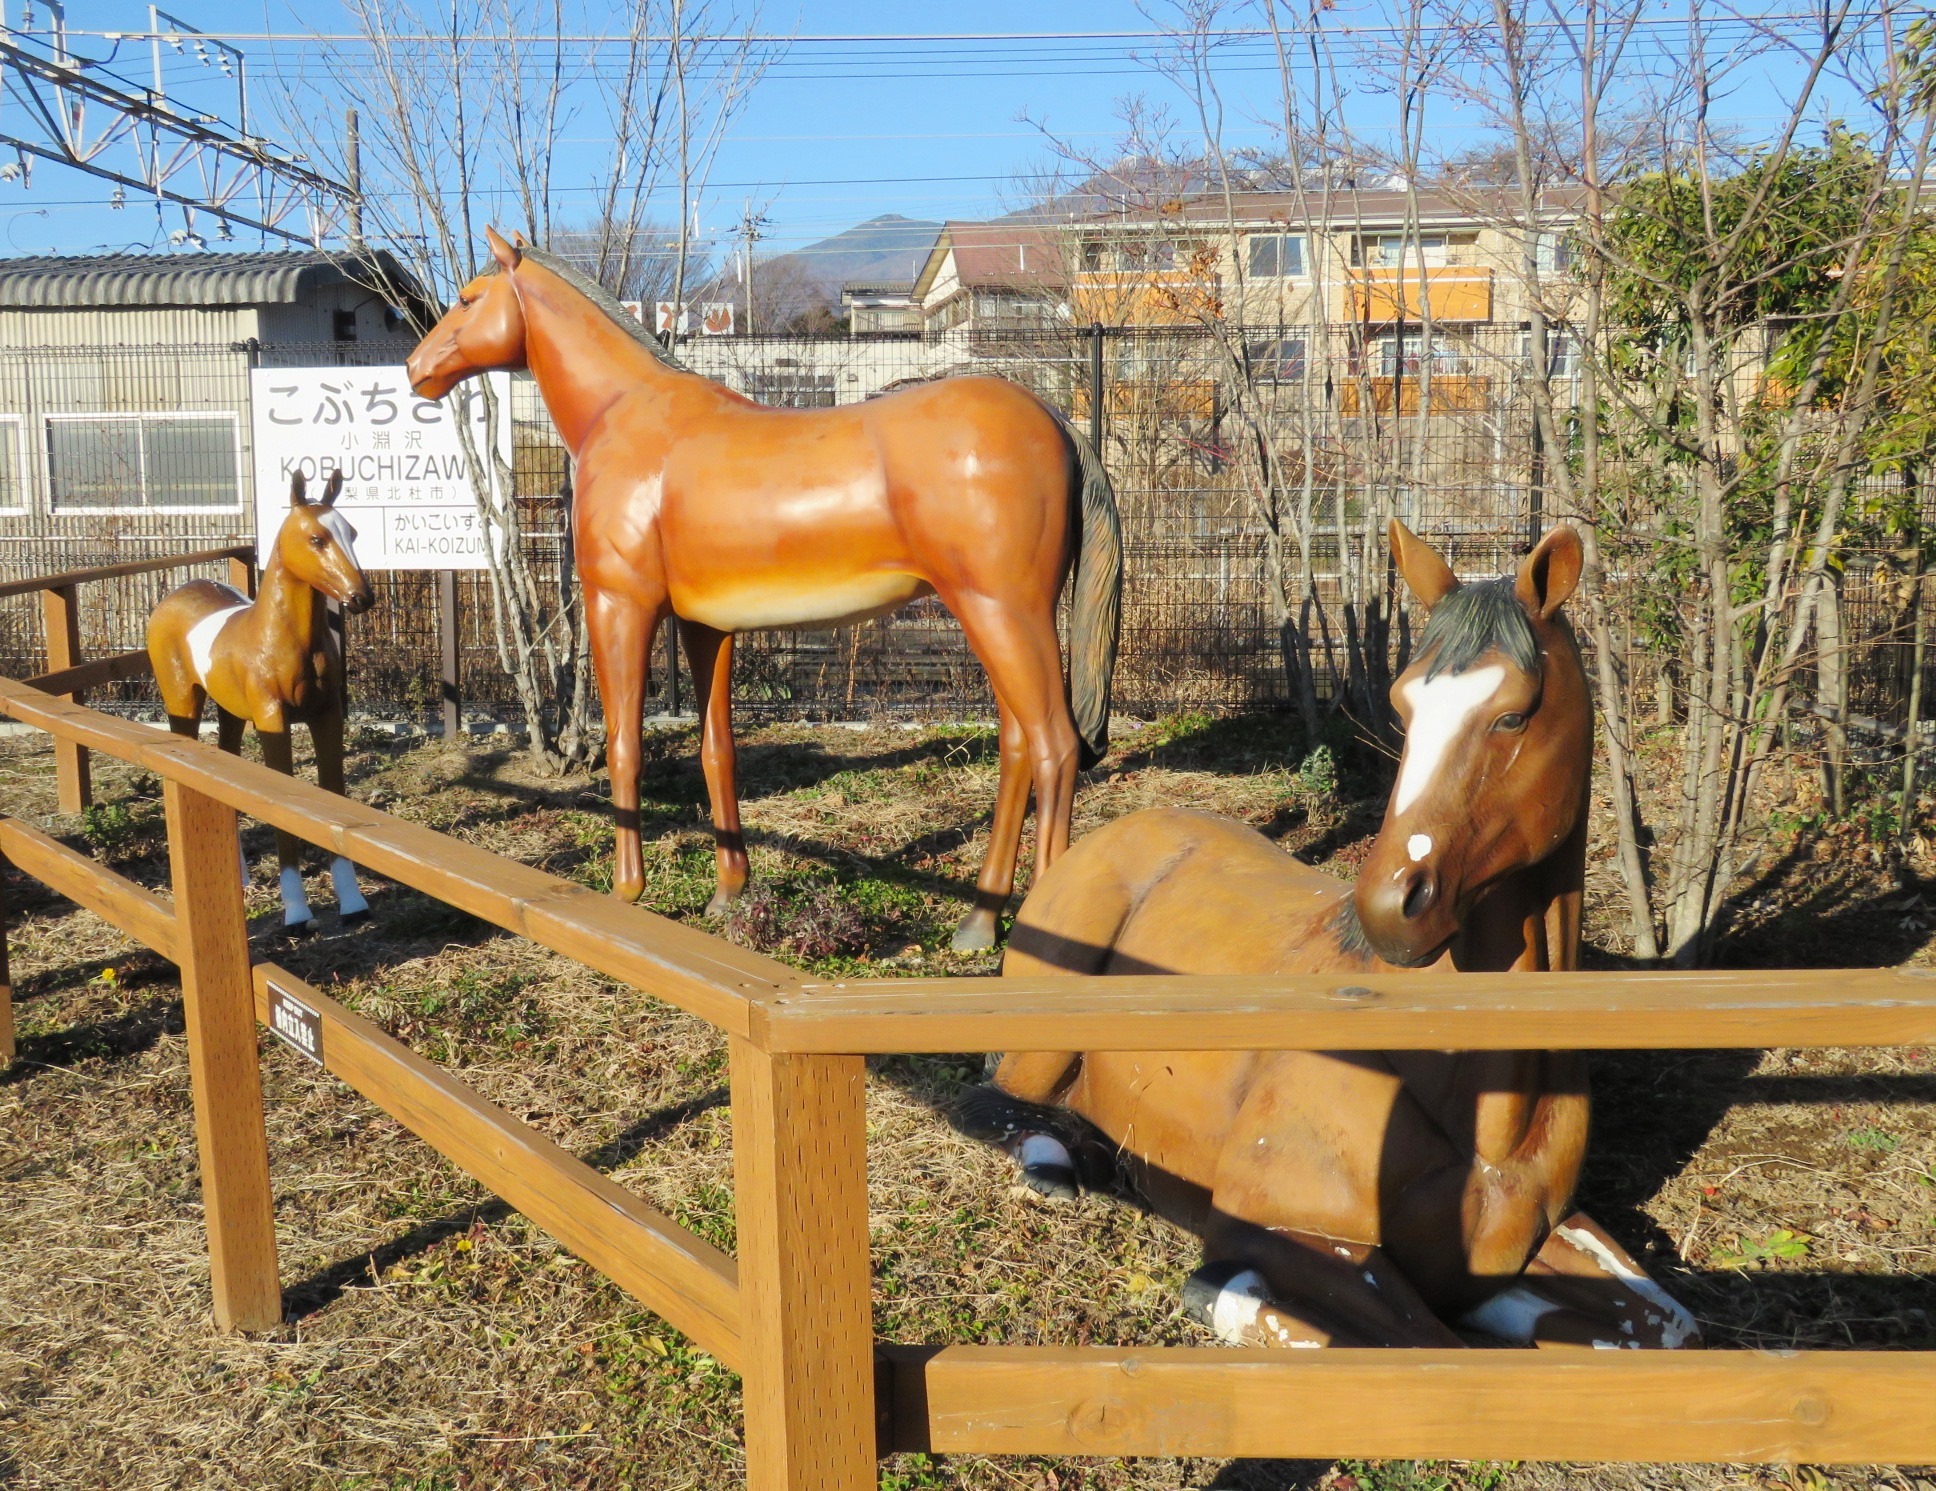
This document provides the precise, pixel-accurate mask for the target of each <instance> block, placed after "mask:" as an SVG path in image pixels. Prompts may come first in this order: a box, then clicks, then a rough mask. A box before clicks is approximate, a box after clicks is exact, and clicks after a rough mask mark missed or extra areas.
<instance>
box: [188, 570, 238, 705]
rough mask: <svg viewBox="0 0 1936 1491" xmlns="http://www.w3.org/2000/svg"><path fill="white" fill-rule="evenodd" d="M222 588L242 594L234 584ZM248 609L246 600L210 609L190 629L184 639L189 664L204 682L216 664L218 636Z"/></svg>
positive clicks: (232, 592)
mask: <svg viewBox="0 0 1936 1491" xmlns="http://www.w3.org/2000/svg"><path fill="white" fill-rule="evenodd" d="M222 588H223V589H224V590H227V591H229V592H230V593H231V594H232V595H235V596H238V597H239V596H240V595H241V594H242V592H241V591H239V590H236V589H235V588H234V587H233V586H229V585H224V586H223V587H222ZM248 609H249V607H248V605H247V603H246V602H245V603H244V604H242V605H240V606H225V607H223V608H222V609H221V610H220V611H210V612H209V613H208V615H206V616H204V617H203V618H202V619H201V620H200V621H198V622H196V623H195V624H194V625H193V626H191V627H190V628H189V629H188V635H187V636H186V637H184V638H183V639H182V640H183V641H185V642H186V643H187V644H188V662H189V666H190V667H192V668H194V670H195V676H196V677H197V678H199V679H200V680H201V681H202V682H203V683H207V682H208V670H209V669H210V668H212V667H214V666H215V639H216V637H218V636H219V635H220V634H221V631H222V628H223V627H225V626H227V625H228V624H229V622H230V621H232V620H233V619H234V618H235V617H237V616H240V615H241V614H242V613H243V612H244V611H246V610H248Z"/></svg>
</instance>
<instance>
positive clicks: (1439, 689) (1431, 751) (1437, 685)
mask: <svg viewBox="0 0 1936 1491" xmlns="http://www.w3.org/2000/svg"><path fill="white" fill-rule="evenodd" d="M1505 681H1506V670H1505V669H1504V668H1503V667H1501V666H1500V665H1499V664H1497V663H1494V664H1493V665H1492V666H1491V667H1489V668H1474V669H1473V670H1472V671H1471V672H1470V673H1445V674H1441V675H1440V676H1439V677H1437V678H1433V679H1424V678H1414V679H1413V680H1412V681H1411V682H1410V683H1408V684H1406V685H1405V702H1406V703H1408V704H1410V705H1411V706H1412V721H1411V723H1410V724H1409V725H1407V726H1406V727H1405V758H1404V760H1403V761H1401V762H1400V763H1399V767H1398V787H1397V789H1396V790H1395V791H1394V792H1393V793H1392V811H1393V812H1394V813H1402V812H1404V811H1405V810H1406V809H1407V808H1409V807H1410V806H1411V805H1412V804H1413V803H1415V802H1417V801H1418V799H1419V798H1420V797H1421V796H1423V795H1424V793H1425V789H1426V788H1427V787H1429V786H1430V785H1431V783H1432V778H1433V777H1435V776H1436V775H1438V769H1439V767H1440V766H1441V765H1442V764H1443V763H1444V761H1445V753H1446V751H1447V749H1449V748H1450V746H1451V744H1452V742H1453V741H1455V740H1457V739H1458V738H1459V732H1460V731H1461V730H1463V729H1464V728H1465V726H1466V722H1467V721H1468V720H1470V719H1471V718H1472V716H1473V714H1474V713H1476V712H1477V711H1478V709H1479V707H1480V706H1481V705H1483V704H1484V703H1485V702H1486V700H1488V699H1490V698H1491V697H1492V696H1493V694H1494V693H1495V692H1496V691H1497V690H1498V688H1499V685H1500V684H1502V683H1504V682H1505Z"/></svg>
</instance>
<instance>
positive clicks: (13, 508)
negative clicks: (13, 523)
mask: <svg viewBox="0 0 1936 1491" xmlns="http://www.w3.org/2000/svg"><path fill="white" fill-rule="evenodd" d="M20 436H21V420H20V416H19V415H18V414H0V512H20V511H22V510H23V509H25V507H26V506H27V489H26V487H25V485H24V484H23V480H22V478H23V477H24V475H25V472H24V470H23V467H22V463H21V459H20Z"/></svg>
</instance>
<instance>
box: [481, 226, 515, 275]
mask: <svg viewBox="0 0 1936 1491" xmlns="http://www.w3.org/2000/svg"><path fill="white" fill-rule="evenodd" d="M484 241H485V242H486V243H488V244H489V245H490V246H491V257H492V258H493V259H495V260H497V262H498V263H499V264H500V265H502V266H503V267H504V268H505V269H506V270H512V269H516V268H517V267H518V260H520V259H522V258H523V257H524V255H523V254H522V253H520V252H519V251H518V250H517V249H514V248H512V247H511V245H510V244H508V243H506V242H505V241H504V240H503V239H502V238H500V237H499V236H498V231H497V229H496V228H486V229H485V230H484Z"/></svg>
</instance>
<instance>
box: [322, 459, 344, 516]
mask: <svg viewBox="0 0 1936 1491" xmlns="http://www.w3.org/2000/svg"><path fill="white" fill-rule="evenodd" d="M342 490H343V472H342V469H341V468H340V467H339V468H338V469H336V470H335V471H332V472H330V474H329V485H328V486H326V487H324V488H323V498H322V501H321V502H320V503H319V504H317V505H318V506H320V507H334V506H335V505H336V498H337V495H338V494H339V493H340V492H341V491H342Z"/></svg>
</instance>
